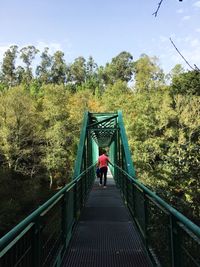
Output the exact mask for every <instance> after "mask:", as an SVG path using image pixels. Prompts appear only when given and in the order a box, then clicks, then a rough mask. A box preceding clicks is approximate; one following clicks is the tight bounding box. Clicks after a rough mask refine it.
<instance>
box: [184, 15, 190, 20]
mask: <svg viewBox="0 0 200 267" xmlns="http://www.w3.org/2000/svg"><path fill="white" fill-rule="evenodd" d="M190 18H191V16H184V17H183V18H182V20H189V19H190Z"/></svg>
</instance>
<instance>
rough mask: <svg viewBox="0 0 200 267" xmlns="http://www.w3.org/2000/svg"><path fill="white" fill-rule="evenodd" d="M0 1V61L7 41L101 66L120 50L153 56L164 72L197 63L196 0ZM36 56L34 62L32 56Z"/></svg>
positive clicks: (199, 17)
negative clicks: (48, 49) (92, 60)
mask: <svg viewBox="0 0 200 267" xmlns="http://www.w3.org/2000/svg"><path fill="white" fill-rule="evenodd" d="M159 2H160V0H1V4H0V25H1V26H0V62H2V59H3V54H4V53H5V51H6V50H7V49H8V48H9V46H11V45H14V44H15V45H18V47H19V49H20V48H22V47H24V46H27V45H34V46H36V47H37V48H38V49H39V50H40V51H41V52H42V51H43V49H44V47H49V48H50V53H51V54H52V53H54V52H55V51H57V50H61V51H63V52H64V54H65V60H66V62H67V63H71V62H73V60H74V59H75V58H77V57H79V56H83V57H84V58H85V59H88V57H89V56H92V57H93V58H94V60H95V62H96V63H97V64H98V65H99V66H100V65H105V64H106V62H110V61H111V60H112V58H113V57H115V56H117V55H118V54H119V53H120V52H122V51H127V52H129V53H131V54H132V56H133V59H134V60H137V59H139V57H140V56H141V54H147V55H148V56H150V57H153V56H156V57H158V58H159V64H160V67H161V68H163V70H164V71H165V73H168V72H169V71H170V70H171V69H172V68H173V67H174V66H175V65H176V64H182V65H183V67H185V69H189V67H188V66H187V65H186V64H185V62H184V60H183V59H182V58H181V56H180V55H179V54H178V53H177V51H176V50H175V48H174V47H173V45H172V44H171V42H170V40H169V38H172V40H173V42H174V43H175V44H176V46H177V48H178V49H179V50H180V52H181V53H182V54H183V55H184V57H185V58H186V59H187V60H188V61H189V63H190V65H192V66H194V64H196V65H197V66H198V67H200V1H199V0H182V2H179V1H178V0H163V2H162V5H161V6H160V9H159V12H158V15H157V17H155V16H153V15H152V14H153V13H154V12H155V11H156V9H157V7H158V3H159ZM36 60H38V59H37V58H36Z"/></svg>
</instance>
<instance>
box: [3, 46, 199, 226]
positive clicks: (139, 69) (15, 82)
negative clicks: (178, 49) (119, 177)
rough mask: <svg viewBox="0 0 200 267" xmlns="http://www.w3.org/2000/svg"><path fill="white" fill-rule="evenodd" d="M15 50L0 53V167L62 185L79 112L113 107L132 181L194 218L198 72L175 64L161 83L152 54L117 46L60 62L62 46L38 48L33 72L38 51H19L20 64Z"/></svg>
mask: <svg viewBox="0 0 200 267" xmlns="http://www.w3.org/2000/svg"><path fill="white" fill-rule="evenodd" d="M17 49H18V48H17V46H13V47H10V48H9V49H8V50H7V51H6V53H5V55H4V58H3V63H2V66H1V71H0V72H1V75H0V162H1V167H6V168H9V169H10V170H11V171H13V170H14V171H16V172H18V173H21V174H23V175H26V180H29V181H32V179H31V178H34V179H36V177H37V175H44V177H46V176H47V174H48V179H49V178H50V185H51V186H53V185H55V188H58V187H60V186H63V185H64V184H65V183H67V182H69V181H70V177H71V174H72V172H73V166H74V160H75V156H76V152H77V144H78V141H79V134H80V127H81V123H82V117H83V112H84V111H86V110H89V111H90V112H106V111H107V112H112V111H117V110H119V109H120V110H122V111H123V115H124V119H125V126H126V130H127V134H128V140H129V145H130V149H131V153H132V155H133V161H134V164H135V166H136V171H137V176H138V179H140V180H141V181H142V182H143V183H145V184H146V185H147V186H149V187H150V188H152V190H154V191H156V192H157V193H158V194H160V195H161V196H162V197H164V198H165V199H166V200H167V201H168V202H171V204H172V205H174V206H175V207H176V208H178V209H179V210H181V211H182V212H184V213H185V214H186V215H187V216H189V217H190V218H191V219H193V220H194V221H196V222H197V223H198V222H199V221H198V216H199V206H200V205H199V202H200V198H199V185H200V176H199V173H200V167H199V166H200V164H199V162H200V156H199V155H200V153H199V152H200V139H199V136H200V108H199V107H200V98H199V97H200V88H199V84H200V79H199V78H200V74H199V72H197V71H189V72H185V71H184V69H183V68H182V67H181V66H180V65H177V66H175V67H174V69H172V71H171V73H170V74H169V75H168V78H169V80H168V83H169V82H171V84H169V85H166V83H165V75H164V73H163V70H162V69H161V68H160V67H159V64H158V59H157V58H155V57H149V56H148V55H145V54H143V55H141V57H140V58H139V59H137V60H136V61H135V62H134V61H133V57H132V55H131V54H130V53H128V52H126V51H123V52H121V53H120V54H118V55H117V56H116V57H114V58H113V59H112V60H111V62H108V63H107V64H106V65H105V66H98V65H97V64H96V63H95V61H94V59H93V58H92V57H89V58H88V60H85V59H84V58H83V57H78V58H76V59H75V60H74V62H72V63H71V64H68V65H67V64H66V62H65V59H64V53H63V52H62V51H56V52H55V53H54V54H53V55H50V54H49V50H48V48H45V49H44V51H43V52H42V54H41V62H40V64H39V65H38V66H37V67H36V75H34V72H33V67H32V62H33V60H34V58H35V56H36V54H37V53H38V50H37V49H36V48H35V47H34V46H28V47H25V48H23V49H21V50H20V55H19V56H20V57H21V59H22V60H23V62H24V65H25V66H15V61H16V59H17V55H18V52H17ZM130 82H132V84H131V83H130ZM1 182H2V180H1V179H0V183H1ZM10 182H11V183H12V182H13V181H12V180H11V181H10ZM16 183H17V182H16ZM19 183H20V184H21V182H19ZM37 183H38V182H37ZM37 183H36V184H37ZM30 184H31V183H30ZM36 184H35V186H36ZM36 187H37V186H36ZM27 191H28V190H27ZM7 204H8V205H9V203H7ZM19 206H20V204H16V206H14V205H12V208H13V210H14V209H16V210H19V209H20V208H19ZM11 212H13V211H11Z"/></svg>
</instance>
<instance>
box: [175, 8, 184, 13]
mask: <svg viewBox="0 0 200 267" xmlns="http://www.w3.org/2000/svg"><path fill="white" fill-rule="evenodd" d="M183 12H184V10H183V9H182V8H180V9H178V10H176V13H179V14H182V13H183Z"/></svg>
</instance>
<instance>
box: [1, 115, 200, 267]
mask: <svg viewBox="0 0 200 267" xmlns="http://www.w3.org/2000/svg"><path fill="white" fill-rule="evenodd" d="M102 148H104V149H107V150H108V153H109V158H110V161H111V163H112V164H110V166H109V170H110V172H109V175H108V182H107V188H102V187H100V186H99V184H98V179H97V178H96V174H95V172H96V162H97V159H98V156H99V152H100V151H101V149H102ZM0 266H1V267H14V266H16V267H17V266H19V267H22V266H24V267H29V266H33V267H41V266H48V267H49V266H57V267H58V266H69V267H96V266H98V267H107V266H109V267H129V266H137V267H142V266H147V267H148V266H164V267H165V266H167V267H168V266H174V267H184V266H185V267H195V266H200V228H199V227H198V226H197V225H195V224H194V223H192V222H191V221H190V220H189V219H187V218H186V217H185V216H183V215H182V214H181V213H179V212H178V211H177V210H175V209H174V208H173V207H171V206H170V205H168V204H167V203H166V202H165V201H164V200H163V199H161V198H160V197H159V196H158V195H156V194H155V193H154V192H152V191H150V190H149V189H148V188H147V187H145V186H144V185H143V184H141V183H140V182H139V181H138V180H137V178H136V175H135V169H134V165H133V162H132V159H131V154H130V150H129V146H128V141H127V136H126V132H125V128H124V124H123V119H122V113H121V112H120V111H118V112H116V113H89V112H86V113H85V114H84V119H83V124H82V128H81V135H80V142H79V146H78V151H77V158H76V162H75V167H74V175H73V177H72V180H71V182H70V183H69V184H67V185H66V186H65V187H63V188H62V189H61V190H59V192H57V193H56V194H55V195H54V196H53V197H52V198H50V199H49V200H48V201H47V202H46V203H44V204H43V205H42V206H40V207H39V208H38V209H36V210H35V211H34V212H33V213H32V214H30V215H29V216H28V217H27V218H25V219H24V220H23V221H22V222H20V223H19V224H18V225H17V226H16V227H15V228H13V229H12V230H11V231H10V232H9V233H7V234H6V235H5V236H3V237H2V238H1V239H0Z"/></svg>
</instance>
